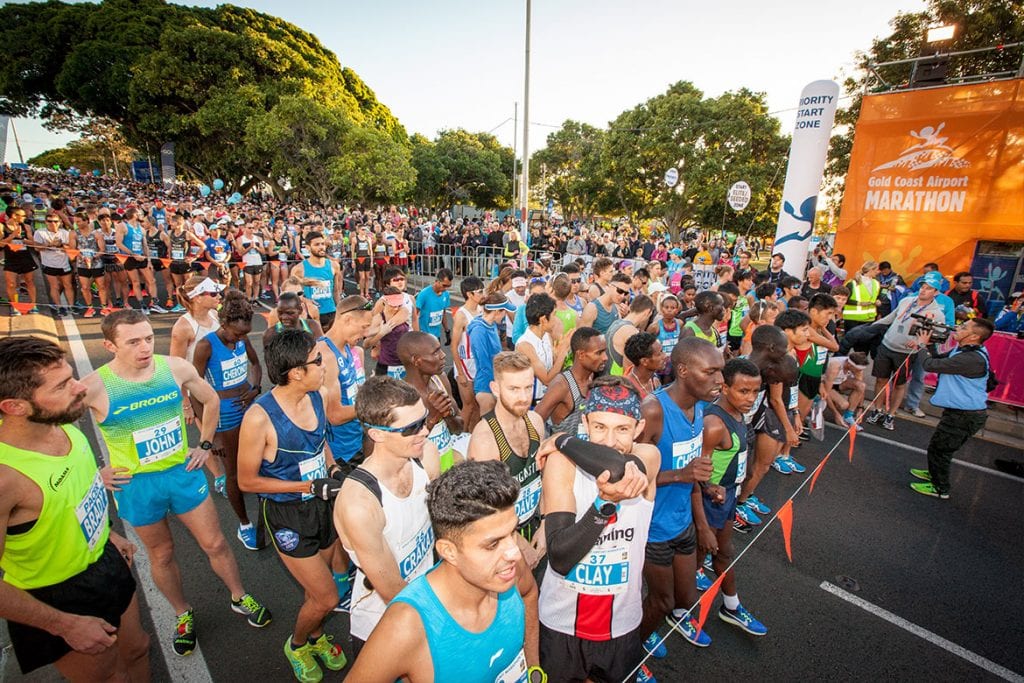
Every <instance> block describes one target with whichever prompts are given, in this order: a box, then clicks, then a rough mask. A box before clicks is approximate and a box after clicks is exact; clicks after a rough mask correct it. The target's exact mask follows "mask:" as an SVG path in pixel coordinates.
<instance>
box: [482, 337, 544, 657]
mask: <svg viewBox="0 0 1024 683" xmlns="http://www.w3.org/2000/svg"><path fill="white" fill-rule="evenodd" d="M533 381H534V375H533V366H532V365H531V363H530V359H529V358H527V357H526V356H525V355H523V354H521V353H519V352H517V351H502V352H501V353H499V354H498V355H497V356H495V357H494V379H493V380H492V381H491V390H492V391H493V392H494V396H495V398H496V403H495V406H494V410H493V411H491V412H489V413H487V414H485V415H483V416H482V417H481V418H480V422H478V423H477V425H476V427H474V428H473V434H472V435H471V436H470V439H469V454H468V459H469V460H474V461H486V460H500V461H501V462H503V463H505V465H506V466H507V467H508V469H509V472H510V473H511V474H512V477H513V478H514V479H515V480H516V483H517V484H518V485H519V495H518V496H517V498H516V504H515V511H516V517H517V518H518V520H519V523H518V525H517V526H516V531H518V534H517V541H518V543H519V549H520V552H521V556H520V560H519V580H520V587H521V588H522V589H523V590H522V593H523V597H524V600H525V601H526V609H527V615H528V618H527V621H526V623H527V637H526V655H527V659H528V660H529V661H530V662H531V663H532V662H536V661H538V660H539V658H540V657H539V651H538V649H537V648H538V645H537V642H538V638H539V632H538V631H537V619H536V609H537V604H536V581H535V580H534V578H533V574H532V573H531V572H532V570H533V569H536V568H537V565H538V564H539V563H540V560H541V559H542V558H543V557H544V554H545V552H546V549H545V539H546V536H545V534H544V528H543V527H544V522H543V521H542V519H543V514H542V511H541V507H540V499H541V473H540V470H539V469H538V468H537V460H536V457H535V456H536V454H537V449H538V448H539V447H540V443H541V439H542V437H543V435H544V420H543V418H541V416H540V415H539V414H538V413H536V412H534V411H532V410H530V404H531V402H532V400H533ZM528 595H531V596H532V600H530V599H527V596H528Z"/></svg>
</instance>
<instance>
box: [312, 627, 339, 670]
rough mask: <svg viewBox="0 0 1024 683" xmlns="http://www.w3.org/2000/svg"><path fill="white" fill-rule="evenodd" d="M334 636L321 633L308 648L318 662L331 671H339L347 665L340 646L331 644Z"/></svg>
mask: <svg viewBox="0 0 1024 683" xmlns="http://www.w3.org/2000/svg"><path fill="white" fill-rule="evenodd" d="M333 640H334V636H329V635H327V634H326V633H321V634H320V637H319V638H317V639H316V642H315V643H310V644H309V647H310V649H311V650H312V651H313V654H315V655H316V656H317V657H319V658H320V661H321V662H323V663H324V666H326V667H327V668H328V669H330V670H331V671H341V670H342V669H344V668H345V665H346V664H348V660H347V659H345V653H344V652H342V651H341V645H335V644H334V643H333V642H331V641H333Z"/></svg>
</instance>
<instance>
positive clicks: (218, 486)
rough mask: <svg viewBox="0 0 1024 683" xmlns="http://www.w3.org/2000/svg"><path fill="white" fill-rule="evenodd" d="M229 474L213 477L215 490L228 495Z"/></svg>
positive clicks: (225, 495)
mask: <svg viewBox="0 0 1024 683" xmlns="http://www.w3.org/2000/svg"><path fill="white" fill-rule="evenodd" d="M227 487H228V475H226V474H222V475H220V476H219V477H214V479H213V490H214V491H216V492H217V493H219V494H220V495H222V496H224V497H225V498H227V497H228V488H227Z"/></svg>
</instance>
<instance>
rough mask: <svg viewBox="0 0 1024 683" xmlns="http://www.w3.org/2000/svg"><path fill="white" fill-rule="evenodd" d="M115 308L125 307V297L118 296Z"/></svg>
mask: <svg viewBox="0 0 1024 683" xmlns="http://www.w3.org/2000/svg"><path fill="white" fill-rule="evenodd" d="M114 308H124V299H122V298H121V297H118V298H117V299H115V300H114Z"/></svg>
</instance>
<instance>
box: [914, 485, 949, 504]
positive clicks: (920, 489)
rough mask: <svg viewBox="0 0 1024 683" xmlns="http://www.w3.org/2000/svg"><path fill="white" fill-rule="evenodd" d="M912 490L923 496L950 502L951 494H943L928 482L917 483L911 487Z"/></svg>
mask: <svg viewBox="0 0 1024 683" xmlns="http://www.w3.org/2000/svg"><path fill="white" fill-rule="evenodd" d="M910 488H912V489H914V491H916V492H917V493H920V494H921V495H922V496H931V497H932V498H939V499H941V500H949V494H948V493H942V492H940V491H938V490H936V488H935V487H934V486H933V485H932V483H931V482H928V481H919V482H915V483H913V484H911V485H910Z"/></svg>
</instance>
